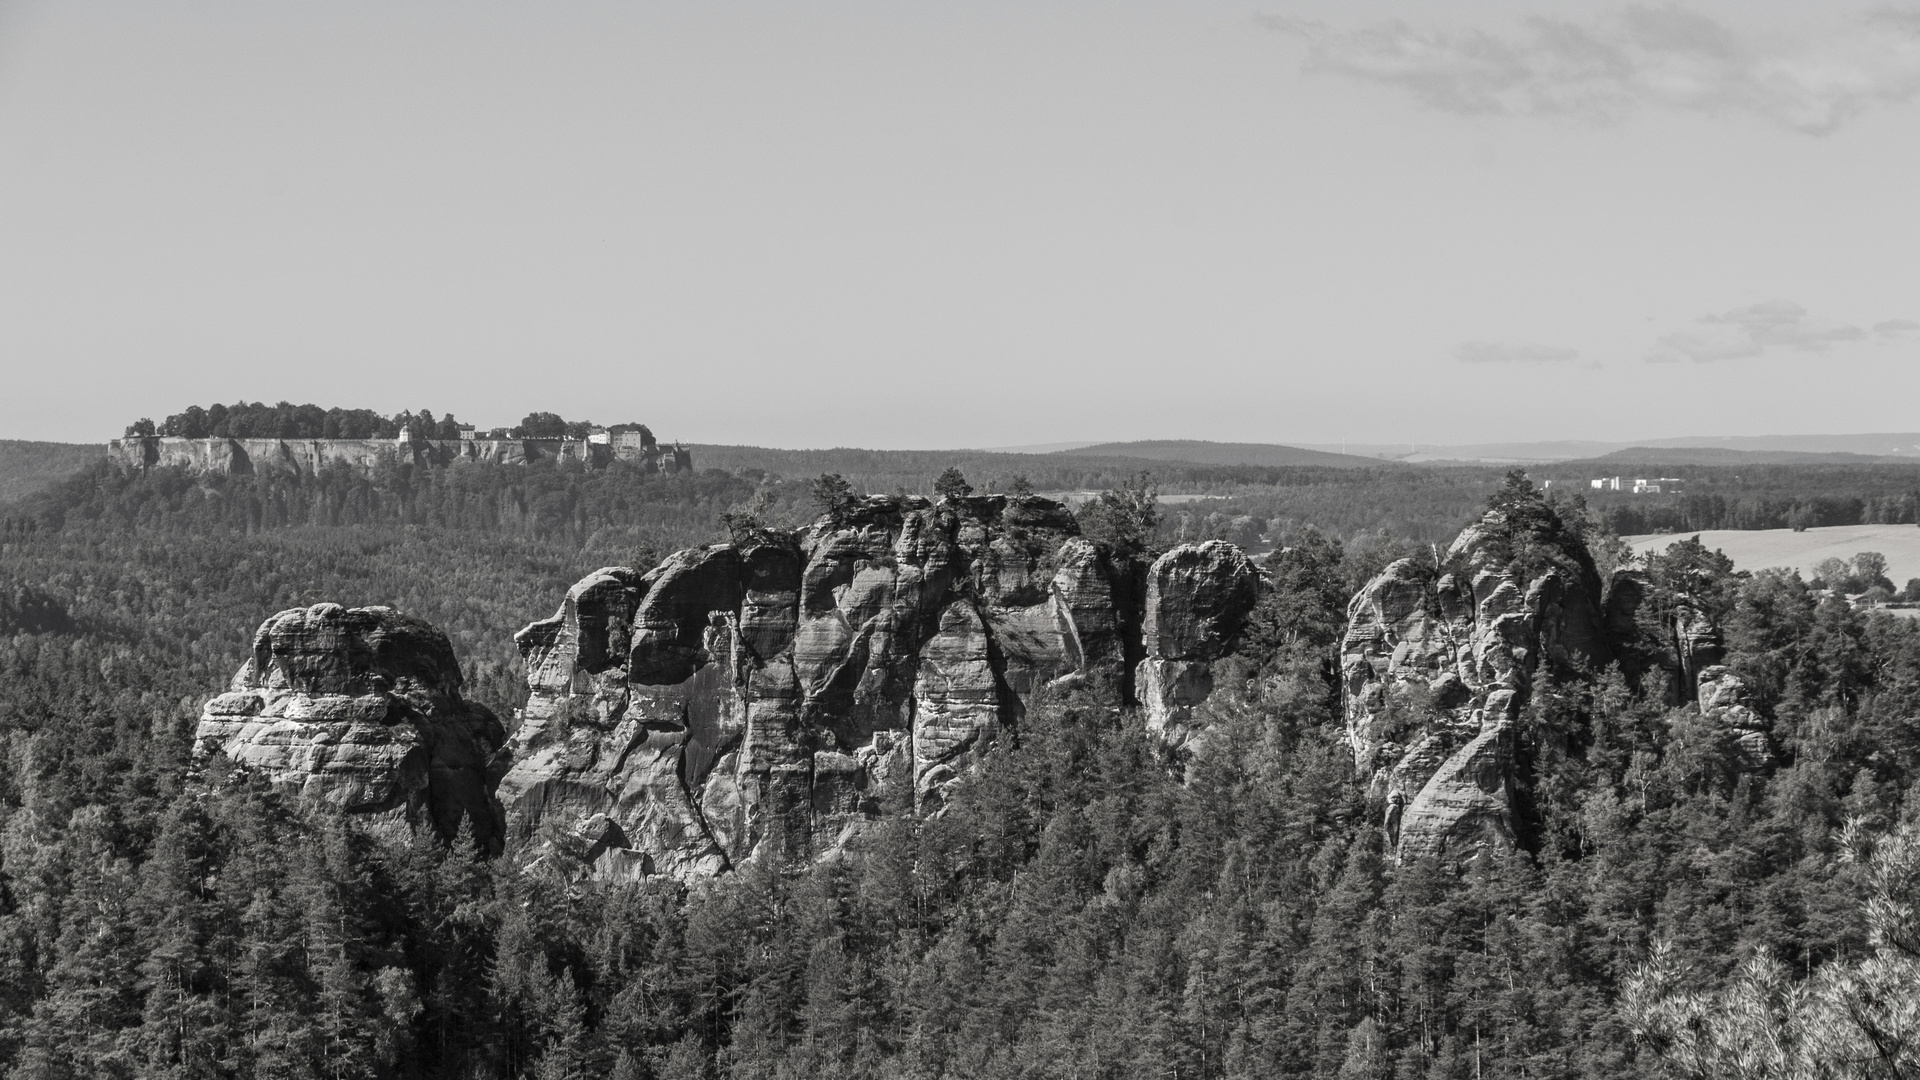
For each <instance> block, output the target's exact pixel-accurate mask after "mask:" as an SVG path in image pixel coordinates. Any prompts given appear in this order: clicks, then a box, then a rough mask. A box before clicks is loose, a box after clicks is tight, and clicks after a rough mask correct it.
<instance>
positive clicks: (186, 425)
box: [126, 401, 646, 439]
mask: <svg viewBox="0 0 1920 1080" xmlns="http://www.w3.org/2000/svg"><path fill="white" fill-rule="evenodd" d="M460 426H461V425H460V421H459V420H457V419H455V418H454V415H453V414H452V413H450V412H449V413H441V414H440V415H439V418H438V419H435V417H434V411H433V410H432V409H418V410H404V411H401V412H398V413H395V414H393V415H392V416H384V415H382V414H380V413H378V412H375V411H374V410H372V409H341V408H337V407H336V408H330V409H326V408H321V407H320V406H318V405H313V404H307V405H295V404H293V403H292V402H287V401H282V402H279V403H277V404H274V405H266V404H263V403H261V402H258V401H255V402H252V403H248V402H246V401H236V402H234V403H233V404H232V405H221V404H218V403H215V404H213V405H208V406H204V407H203V406H200V405H189V406H188V407H187V408H186V409H184V410H182V411H180V412H177V413H174V414H173V415H171V416H168V417H167V418H166V419H165V420H163V421H161V422H160V423H158V424H156V423H154V422H153V421H152V420H150V419H148V418H146V417H142V418H140V419H139V420H136V421H134V422H133V423H131V424H128V425H127V428H126V437H128V438H136V437H142V436H151V435H164V436H178V437H180V438H184V439H207V438H214V439H228V438H231V439H395V438H399V436H400V433H401V432H402V431H406V432H409V433H410V434H411V436H412V437H413V438H416V439H457V438H459V437H460ZM599 429H600V426H599V425H597V424H595V423H594V422H593V421H591V420H567V419H565V418H564V417H562V416H560V415H559V414H558V413H551V412H530V413H528V414H527V415H526V416H525V417H523V418H521V421H520V423H518V424H516V425H514V426H512V427H511V428H504V429H489V430H491V431H495V432H498V433H499V434H501V435H503V436H506V437H509V438H516V439H568V438H571V439H584V438H586V437H587V435H588V434H589V433H591V432H593V431H596V430H599ZM607 430H611V431H615V432H618V431H625V430H638V431H645V430H646V426H645V425H643V424H638V423H628V424H616V425H614V426H613V427H612V428H610V429H607Z"/></svg>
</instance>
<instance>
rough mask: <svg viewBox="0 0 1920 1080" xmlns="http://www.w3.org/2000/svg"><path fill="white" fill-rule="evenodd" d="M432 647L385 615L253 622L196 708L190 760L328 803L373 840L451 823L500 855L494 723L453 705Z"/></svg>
mask: <svg viewBox="0 0 1920 1080" xmlns="http://www.w3.org/2000/svg"><path fill="white" fill-rule="evenodd" d="M460 683H461V676H460V666H459V664H458V663H457V662H456V661H455V659H454V656H453V646H452V645H451V644H450V643H449V642H448V641H447V638H446V635H445V634H442V633H441V632H440V631H438V630H436V629H434V628H433V627H432V626H431V625H429V624H427V623H425V622H423V621H421V620H419V619H415V618H413V617H411V616H408V615H402V614H401V613H399V612H397V611H395V610H393V609H392V608H385V607H369V608H343V607H341V606H340V605H338V604H315V605H314V606H312V607H309V608H293V609H290V610H287V611H283V612H281V613H279V614H278V615H275V616H273V617H272V618H270V619H268V620H267V621H266V622H264V623H262V624H261V626H260V629H259V631H258V632H257V633H256V634H255V635H254V638H253V656H252V658H250V659H249V660H248V661H247V662H246V663H245V664H243V665H241V667H240V671H239V672H238V673H237V674H236V675H234V677H233V682H232V684H231V685H230V686H229V688H228V690H227V692H226V693H224V694H221V695H219V696H218V697H215V698H214V699H213V700H211V701H209V702H207V704H206V707H205V709H204V711H203V712H202V714H201V717H200V724H199V727H198V729H197V730H196V731H195V733H194V756H195V757H196V758H200V759H203V760H204V759H205V758H207V757H209V756H211V755H213V754H215V753H222V754H225V755H226V756H227V757H229V758H231V759H232V760H233V761H235V762H237V763H239V764H242V765H245V766H248V767H250V768H253V769H255V770H258V771H259V772H261V773H263V774H264V775H265V776H266V777H267V778H268V779H269V780H270V781H271V782H272V784H273V785H274V786H275V787H277V788H279V789H281V790H282V791H285V792H287V793H289V794H298V795H302V796H304V797H307V798H313V799H319V800H322V801H325V802H329V803H332V804H334V805H336V806H338V807H340V808H341V809H343V810H346V811H348V812H350V813H354V814H361V815H366V816H368V817H370V818H372V819H374V821H375V823H376V825H377V827H381V828H392V829H397V830H407V829H410V828H415V827H420V826H426V825H430V826H431V827H433V828H434V829H435V830H437V831H438V832H439V833H440V834H441V835H442V836H447V837H451V836H453V835H454V834H455V833H456V832H457V831H458V830H459V827H460V822H461V820H462V819H463V818H464V819H466V820H467V821H468V822H470V823H471V827H472V829H473V834H474V838H475V839H476V840H477V841H479V842H480V843H481V844H483V845H486V846H487V847H488V848H489V849H494V850H497V849H498V848H499V846H500V842H501V816H500V810H499V804H498V803H497V802H495V801H494V799H493V796H492V789H493V783H492V778H491V776H490V773H489V766H490V764H491V763H492V759H493V756H494V754H495V753H496V751H497V750H498V749H499V748H500V747H501V745H502V744H503V743H504V741H505V733H504V732H503V731H502V729H501V726H500V721H499V720H498V719H497V718H495V717H494V715H493V714H492V713H491V712H489V711H488V710H487V709H486V708H485V707H483V706H480V705H476V704H473V703H471V702H468V701H466V700H464V699H463V698H462V697H461V696H460Z"/></svg>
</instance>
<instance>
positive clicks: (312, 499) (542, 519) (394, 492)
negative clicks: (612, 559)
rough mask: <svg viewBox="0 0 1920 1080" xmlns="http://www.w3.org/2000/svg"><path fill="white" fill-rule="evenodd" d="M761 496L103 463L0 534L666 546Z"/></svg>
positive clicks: (458, 469) (543, 473) (688, 476)
mask: <svg viewBox="0 0 1920 1080" xmlns="http://www.w3.org/2000/svg"><path fill="white" fill-rule="evenodd" d="M753 491H754V485H753V484H752V483H750V482H749V481H746V480H742V479H740V478H739V477H736V476H733V475H730V474H728V473H724V472H718V471H715V470H708V471H707V472H705V473H699V474H695V473H691V472H683V473H678V474H674V475H670V476H662V475H657V474H650V473H647V472H645V471H643V470H642V469H640V468H638V467H636V466H632V465H628V464H626V463H624V462H614V463H613V464H612V465H611V466H609V467H607V468H604V469H593V470H589V469H586V468H584V467H583V466H581V465H580V464H579V463H578V462H559V463H554V462H550V461H539V462H534V463H532V464H528V465H495V464H481V463H475V462H457V463H455V464H453V465H451V466H447V467H444V468H430V467H425V466H413V465H393V466H388V467H384V468H381V469H378V470H376V471H375V472H374V473H373V474H372V475H371V476H369V475H367V474H366V473H363V472H360V471H357V470H354V469H352V468H349V467H348V466H346V465H335V466H332V467H329V468H326V469H322V470H320V472H318V473H317V474H314V475H299V474H291V473H271V474H265V475H227V474H215V473H209V474H202V475H193V474H189V473H188V472H187V471H186V470H184V469H182V468H179V467H168V468H158V469H147V470H128V469H123V468H121V467H119V466H117V465H116V464H114V463H112V462H110V461H107V460H104V459H103V460H101V461H99V462H97V463H96V464H94V465H91V466H89V467H88V468H86V469H85V470H83V471H82V472H80V473H79V474H78V475H75V476H73V477H71V478H70V479H67V480H65V481H62V482H61V483H59V484H56V485H54V486H52V487H50V488H47V489H46V490H43V491H40V492H37V493H35V494H33V495H30V496H28V497H27V498H25V499H22V500H21V501H20V502H18V503H16V504H14V505H12V506H10V507H6V508H4V509H0V535H29V534H33V533H41V532H57V531H62V530H72V529H75V528H85V529H87V530H90V531H97V530H107V531H143V530H171V531H181V532H196V533H204V532H210V531H212V532H218V531H229V530H231V531H240V532H260V531H265V530H271V529H282V528H287V527H291V526H312V525H317V526H352V525H389V524H398V525H423V526H436V527H443V528H449V529H458V530H463V531H469V532H498V533H509V534H515V535H526V534H560V535H575V536H584V535H586V534H588V533H590V532H592V531H594V530H597V529H603V528H609V527H614V528H631V527H639V526H644V527H647V528H648V529H650V530H651V531H652V533H653V535H656V536H658V537H659V538H660V540H661V542H663V543H670V544H673V545H675V546H691V545H693V544H699V543H705V542H708V541H711V540H714V539H716V538H717V535H718V534H717V532H716V530H717V529H718V526H717V524H716V522H717V521H718V518H719V515H720V514H721V513H722V512H723V511H725V510H727V509H728V508H729V507H731V506H733V505H735V504H738V503H740V502H742V501H744V500H746V499H747V498H748V497H749V496H751V495H752V493H753Z"/></svg>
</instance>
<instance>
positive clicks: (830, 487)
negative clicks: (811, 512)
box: [807, 473, 853, 525]
mask: <svg viewBox="0 0 1920 1080" xmlns="http://www.w3.org/2000/svg"><path fill="white" fill-rule="evenodd" d="M807 493H808V495H810V496H811V497H812V498H813V504H814V505H815V506H818V507H819V508H820V512H821V513H822V514H825V515H826V516H827V518H828V520H830V521H832V522H833V523H834V524H835V525H838V524H840V523H841V522H842V521H845V520H846V516H847V510H848V509H849V508H851V507H852V506H853V485H852V484H849V483H847V478H846V477H844V476H841V475H840V474H839V473H821V474H820V476H819V477H818V478H817V479H815V480H814V481H813V482H811V483H810V484H808V485H807Z"/></svg>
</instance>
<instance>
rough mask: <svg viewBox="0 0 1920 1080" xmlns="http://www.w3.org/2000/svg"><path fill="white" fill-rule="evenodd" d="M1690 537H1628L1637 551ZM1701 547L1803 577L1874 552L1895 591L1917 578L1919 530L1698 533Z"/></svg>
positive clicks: (1742, 563) (1738, 562) (1749, 566)
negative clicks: (1822, 565) (1823, 565)
mask: <svg viewBox="0 0 1920 1080" xmlns="http://www.w3.org/2000/svg"><path fill="white" fill-rule="evenodd" d="M1690 535H1694V534H1691V533H1663V534H1661V535H1658V536H1629V537H1626V538H1625V539H1626V541H1627V542H1628V543H1630V544H1632V545H1633V548H1634V550H1635V551H1641V552H1645V551H1656V550H1661V551H1663V550H1665V549H1666V547H1667V545H1669V544H1671V543H1673V542H1674V541H1676V540H1682V539H1685V538H1686V537H1687V536H1690ZM1698 535H1699V537H1700V542H1701V543H1703V544H1705V545H1707V546H1708V547H1710V548H1714V549H1717V550H1719V551H1723V552H1725V553H1726V555H1727V557H1728V558H1730V559H1732V560H1733V565H1734V566H1735V567H1737V568H1739V569H1741V570H1760V569H1763V568H1765V567H1769V566H1790V567H1793V568H1794V569H1796V570H1798V571H1800V575H1801V576H1802V577H1807V576H1810V575H1809V571H1810V569H1811V568H1812V566H1813V564H1815V563H1817V562H1819V561H1820V560H1822V559H1826V558H1829V557H1832V558H1840V559H1851V558H1853V556H1854V554H1855V553H1856V552H1861V551H1877V552H1879V553H1880V554H1882V555H1885V556H1886V557H1887V577H1888V578H1889V579H1890V580H1891V581H1892V582H1893V583H1894V585H1895V586H1896V587H1898V586H1901V585H1905V584H1906V582H1907V579H1908V578H1915V577H1920V528H1916V527H1914V526H1912V525H1835V526H1832V527H1829V528H1824V529H1808V530H1806V531H1805V532H1794V531H1793V530H1792V529H1752V530H1740V529H1715V530H1711V531H1708V532H1702V533H1699V534H1698Z"/></svg>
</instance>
